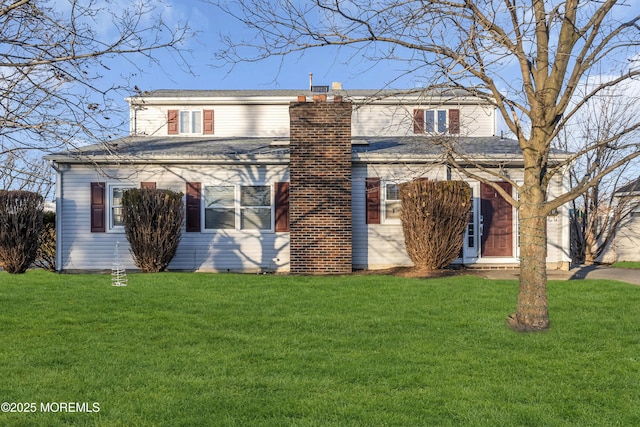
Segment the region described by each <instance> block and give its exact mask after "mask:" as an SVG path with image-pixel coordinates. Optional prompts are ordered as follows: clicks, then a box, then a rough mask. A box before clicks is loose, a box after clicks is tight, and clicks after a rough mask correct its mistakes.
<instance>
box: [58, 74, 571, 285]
mask: <svg viewBox="0 0 640 427" xmlns="http://www.w3.org/2000/svg"><path fill="white" fill-rule="evenodd" d="M127 102H128V103H129V108H130V116H131V132H130V136H127V137H125V138H122V139H119V140H117V141H113V142H109V143H108V144H106V145H91V146H87V147H84V148H82V149H79V150H76V151H73V152H64V153H59V154H55V155H51V156H49V157H48V158H49V160H51V161H52V164H53V165H54V168H55V170H56V173H57V187H56V191H57V222H58V223H57V225H58V227H57V230H58V237H57V239H58V242H57V244H58V246H57V247H58V252H57V253H58V255H57V256H58V259H57V266H58V268H59V269H60V270H63V271H73V270H103V269H109V268H110V267H111V264H112V261H113V252H114V248H115V245H116V242H120V246H121V247H126V246H127V242H126V238H125V235H124V230H123V224H122V217H121V196H122V192H123V191H124V190H126V189H127V188H131V187H140V186H143V187H144V186H150V187H157V188H169V189H172V190H174V191H181V192H183V193H184V200H185V217H186V218H185V224H184V230H183V231H184V232H183V235H182V239H181V242H180V246H179V248H178V251H177V254H176V256H175V258H174V260H173V261H172V262H171V264H170V266H169V268H170V269H174V270H196V271H244V272H249V271H291V272H294V273H345V272H349V271H351V270H352V269H378V268H386V267H393V266H410V265H411V261H410V260H409V258H408V256H407V254H406V252H405V248H404V236H403V232H402V225H401V223H400V201H399V196H398V185H399V184H400V183H402V182H405V181H408V180H411V179H413V178H417V177H423V178H428V179H435V180H449V179H463V180H465V181H467V182H469V184H470V186H471V188H472V190H473V212H472V216H471V219H470V222H469V224H468V227H467V230H466V235H465V239H464V248H463V250H462V253H461V257H460V259H458V260H457V261H456V262H458V263H462V264H466V265H477V266H508V265H517V264H518V255H519V249H518V240H517V213H516V210H515V209H514V208H513V207H512V206H510V205H509V204H508V203H506V202H505V201H504V199H503V198H502V197H500V195H499V194H498V193H497V192H496V191H494V190H493V188H492V187H491V186H489V185H486V184H484V183H482V182H479V181H475V180H471V179H469V178H467V177H465V176H464V175H463V174H461V173H459V172H458V171H457V170H456V169H454V168H452V167H451V166H450V165H449V164H448V163H447V159H446V155H445V151H446V150H444V148H443V147H444V146H445V145H450V144H451V145H455V146H456V147H458V148H459V152H458V154H457V156H458V157H457V159H458V161H459V162H460V163H462V164H464V165H466V166H467V167H469V168H470V169H473V170H474V171H475V172H476V173H478V174H480V175H483V176H486V178H487V179H491V180H494V181H495V180H496V178H495V177H493V176H492V175H490V174H487V173H486V168H489V169H495V170H498V169H499V170H500V171H501V173H503V174H504V173H506V174H508V176H509V177H510V179H512V180H514V181H515V182H518V180H519V179H520V177H521V176H522V158H521V154H520V150H519V147H518V143H517V141H514V140H509V139H504V138H501V137H500V136H499V135H497V134H498V131H497V118H496V111H495V109H494V107H493V106H492V105H491V104H490V103H487V102H486V101H483V100H481V99H479V98H475V97H473V96H470V95H468V94H466V93H464V92H461V91H457V90H443V91H439V92H411V91H406V92H396V93H394V92H390V91H374V90H342V89H341V88H340V86H339V85H334V86H332V87H327V86H324V87H312V88H311V90H189V91H181V90H158V91H153V92H150V93H145V94H142V95H138V96H133V97H130V98H128V99H127ZM444 141H446V142H447V143H446V144H443V142H444ZM477 162H480V163H481V164H482V165H483V168H485V170H484V171H483V170H481V169H479V168H478V167H477ZM500 185H502V186H503V187H504V188H505V189H506V190H507V191H511V192H514V190H513V189H512V188H511V186H510V185H509V184H508V183H506V182H504V183H502V184H500ZM563 185H566V183H564V182H562V179H558V180H556V181H555V182H554V183H553V185H552V190H553V191H559V190H561V189H562V186H563ZM514 195H515V193H514ZM568 225H569V222H568V216H567V214H566V212H565V210H563V209H561V210H560V211H559V212H558V214H557V215H554V216H551V217H550V218H549V220H548V236H549V241H548V263H549V265H550V266H551V267H553V268H556V267H566V266H568V263H569V259H570V258H569V228H568ZM121 253H125V254H126V253H127V251H126V250H124V251H121ZM125 264H126V267H127V268H135V267H134V265H133V261H132V260H131V258H129V257H127V258H126V259H125Z"/></svg>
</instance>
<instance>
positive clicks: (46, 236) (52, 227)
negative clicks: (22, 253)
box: [33, 212, 56, 271]
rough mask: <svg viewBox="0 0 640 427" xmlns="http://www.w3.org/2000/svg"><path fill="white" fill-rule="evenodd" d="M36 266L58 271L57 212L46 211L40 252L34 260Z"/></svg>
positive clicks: (40, 239)
mask: <svg viewBox="0 0 640 427" xmlns="http://www.w3.org/2000/svg"><path fill="white" fill-rule="evenodd" d="M33 265H34V266H35V267H39V268H43V269H45V270H49V271H56V214H55V212H45V213H44V216H43V224H42V232H41V233H40V237H39V243H38V253H37V255H36V260H35V261H34V262H33Z"/></svg>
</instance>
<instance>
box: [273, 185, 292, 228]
mask: <svg viewBox="0 0 640 427" xmlns="http://www.w3.org/2000/svg"><path fill="white" fill-rule="evenodd" d="M275 193H276V194H275V199H276V200H275V214H276V219H275V231H276V232H286V231H289V183H288V182H276V183H275Z"/></svg>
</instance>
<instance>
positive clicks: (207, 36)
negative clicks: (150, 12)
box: [123, 0, 410, 90]
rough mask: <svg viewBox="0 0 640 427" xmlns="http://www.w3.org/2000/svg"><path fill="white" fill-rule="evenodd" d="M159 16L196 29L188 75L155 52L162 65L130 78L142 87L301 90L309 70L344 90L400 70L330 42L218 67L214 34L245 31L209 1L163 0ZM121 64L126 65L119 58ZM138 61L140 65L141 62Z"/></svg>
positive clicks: (380, 83) (373, 84)
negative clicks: (165, 4)
mask: <svg viewBox="0 0 640 427" xmlns="http://www.w3.org/2000/svg"><path fill="white" fill-rule="evenodd" d="M168 4H170V5H171V6H170V7H168V8H167V9H166V10H165V12H164V13H163V16H165V17H167V18H169V19H170V20H171V19H174V20H180V21H183V22H185V21H188V22H189V25H190V26H191V27H192V29H193V30H195V31H199V34H198V36H197V37H196V38H194V39H191V40H189V42H188V46H187V48H188V49H189V50H191V51H192V53H191V54H190V55H189V54H187V58H190V62H191V64H192V71H193V72H194V73H195V74H196V75H195V76H191V75H189V74H187V73H185V72H184V70H181V69H179V68H178V67H177V66H176V65H175V61H173V60H172V59H171V58H170V57H168V56H167V55H166V54H159V55H156V56H158V57H160V58H161V60H162V62H163V64H164V65H163V66H162V67H157V66H155V65H149V66H146V65H145V66H144V67H143V68H144V70H145V72H144V73H143V74H139V75H137V76H136V77H135V78H134V79H133V82H134V83H135V84H136V85H137V86H138V87H140V88H141V89H142V90H153V89H298V88H300V89H304V88H307V87H308V85H309V73H313V76H314V77H313V81H314V84H317V85H330V84H331V82H335V81H340V82H342V83H343V86H344V88H345V89H376V88H381V87H384V86H385V85H386V84H387V83H388V82H389V81H390V80H391V79H393V78H395V77H397V75H398V74H400V73H401V71H402V70H401V69H394V66H393V64H385V65H380V64H378V65H376V66H373V67H372V64H371V63H365V62H363V61H362V60H359V59H357V58H356V59H353V58H351V57H350V56H351V55H349V54H348V52H345V51H344V50H343V51H342V52H341V53H339V52H338V51H337V50H336V49H334V48H333V47H328V48H322V49H313V50H309V51H307V52H305V53H304V54H302V56H290V57H285V58H270V59H268V60H264V61H261V62H259V63H243V64H237V65H236V66H235V67H234V68H233V70H231V69H230V67H228V66H227V67H220V66H221V65H222V64H220V63H217V64H216V62H215V59H214V54H215V52H216V51H217V50H219V48H220V44H219V43H220V42H219V40H220V37H219V34H220V33H225V34H229V35H230V36H231V37H236V38H240V37H242V36H243V35H245V36H246V30H245V29H244V28H243V27H242V26H241V25H240V24H239V23H238V22H235V21H234V20H233V19H232V18H230V17H229V16H227V15H224V14H223V12H221V11H220V10H218V9H217V8H215V7H214V6H213V5H210V4H206V3H204V2H202V1H200V0H169V1H168ZM396 65H397V64H396ZM123 66H125V67H126V66H127V65H126V64H124V63H123ZM141 66H142V65H141ZM394 86H395V87H409V86H410V82H408V81H401V82H400V84H398V83H395V84H394Z"/></svg>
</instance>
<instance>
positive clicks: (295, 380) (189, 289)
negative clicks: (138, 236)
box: [0, 271, 640, 427]
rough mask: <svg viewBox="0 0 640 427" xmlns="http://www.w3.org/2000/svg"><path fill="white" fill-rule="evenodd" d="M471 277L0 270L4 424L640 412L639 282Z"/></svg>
mask: <svg viewBox="0 0 640 427" xmlns="http://www.w3.org/2000/svg"><path fill="white" fill-rule="evenodd" d="M516 295H517V284H516V282H513V281H490V280H485V279H481V278H478V277H471V276H464V277H451V278H446V279H430V280H424V279H406V278H398V277H384V276H348V277H288V276H259V275H214V274H179V273H164V274H148V275H143V274H137V275H133V274H131V275H129V286H128V287H126V288H116V287H112V286H111V285H110V276H108V275H103V276H102V275H55V274H51V273H45V272H42V271H33V272H29V273H27V274H25V275H20V276H11V275H7V274H6V273H0V325H1V328H0V402H34V403H36V404H37V405H38V409H39V405H40V402H45V403H46V402H88V403H89V404H92V403H93V402H97V403H99V405H100V411H99V412H93V413H60V412H59V413H42V412H40V411H38V412H36V413H0V425H3V426H14V425H15V426H40V425H41V426H62V425H74V426H75V425H91V426H109V427H111V426H205V425H207V426H208V425H213V426H215V425H221V426H341V427H342V426H460V425H471V426H571V425H575V426H608V425H640V309H639V307H640V287H637V286H631V285H625V284H622V283H618V282H608V281H568V282H551V283H550V284H549V298H550V299H549V301H550V312H551V316H552V329H551V330H550V331H548V332H545V333H537V334H519V333H515V332H512V331H511V330H509V329H508V328H507V327H506V326H505V321H504V319H505V317H506V315H507V314H508V313H510V312H512V311H513V310H514V308H515V302H516Z"/></svg>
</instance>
